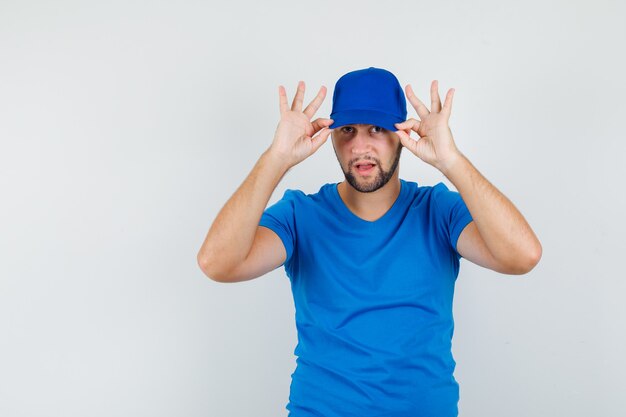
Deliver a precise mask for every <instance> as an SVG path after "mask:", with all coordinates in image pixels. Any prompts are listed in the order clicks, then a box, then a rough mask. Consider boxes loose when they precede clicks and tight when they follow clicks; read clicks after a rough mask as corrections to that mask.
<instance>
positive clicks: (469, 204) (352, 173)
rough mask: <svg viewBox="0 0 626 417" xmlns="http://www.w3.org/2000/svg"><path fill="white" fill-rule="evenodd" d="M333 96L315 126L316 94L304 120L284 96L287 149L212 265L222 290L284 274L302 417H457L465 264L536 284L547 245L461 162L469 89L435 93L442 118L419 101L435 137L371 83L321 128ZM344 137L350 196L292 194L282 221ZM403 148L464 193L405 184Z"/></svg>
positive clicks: (275, 157)
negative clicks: (301, 168)
mask: <svg viewBox="0 0 626 417" xmlns="http://www.w3.org/2000/svg"><path fill="white" fill-rule="evenodd" d="M325 94H326V91H325V88H324V87H322V88H321V89H320V92H319V93H318V95H317V97H315V99H314V100H313V101H312V102H311V103H310V104H309V105H308V106H307V107H306V108H305V109H304V111H303V110H302V101H303V97H304V82H300V83H299V84H298V91H297V93H296V95H295V98H294V100H293V103H292V105H291V108H289V107H288V104H287V97H286V94H285V90H284V88H283V87H282V86H279V97H280V113H281V119H280V122H279V124H278V127H277V129H276V133H275V135H274V140H273V142H272V144H271V146H270V147H269V148H268V149H267V150H266V151H265V152H264V153H263V155H262V156H261V158H260V159H259V161H258V162H257V164H256V165H255V167H254V168H253V170H252V172H251V173H250V175H249V176H248V177H247V178H246V180H245V181H244V182H243V184H242V185H241V186H240V187H239V188H238V189H237V191H236V192H235V194H234V195H233V196H232V197H231V198H230V199H229V200H228V202H227V203H226V205H225V206H224V207H223V208H222V210H221V211H220V212H219V214H218V216H217V218H216V219H215V221H214V222H213V225H212V226H211V229H210V230H209V233H208V235H207V237H206V239H205V242H204V244H203V245H202V248H201V249H200V252H199V253H198V262H199V264H200V266H201V268H202V270H203V271H204V273H205V274H206V275H208V276H209V277H211V278H212V279H214V280H216V281H219V282H238V281H244V280H250V279H253V278H256V277H259V276H261V275H263V274H265V273H267V272H269V271H271V270H273V269H275V268H278V267H279V266H283V265H284V268H285V271H286V274H287V275H288V277H289V279H290V282H291V289H292V292H293V297H294V303H295V309H296V327H297V330H298V344H297V346H296V348H295V351H294V353H295V354H296V356H297V360H296V362H297V366H296V370H295V371H294V373H293V374H292V375H291V376H292V382H291V387H290V388H291V391H290V396H289V403H288V404H287V409H288V410H289V411H290V416H292V417H304V416H325V417H330V416H342V417H345V416H361V417H365V416H378V417H380V416H389V417H391V416H393V417H400V416H437V417H452V416H457V414H458V407H457V404H458V399H459V389H458V384H457V382H456V380H455V379H454V376H453V372H454V368H455V365H456V362H455V361H454V358H453V357H452V353H451V342H452V334H453V329H454V321H453V317H452V300H453V294H454V284H455V281H456V278H457V275H458V272H459V266H460V264H459V260H460V258H461V257H464V258H466V259H468V260H470V261H472V262H474V263H476V264H478V265H481V266H483V267H486V268H489V269H493V270H494V271H498V272H501V273H504V274H524V273H527V272H529V271H530V270H531V269H532V268H533V267H534V266H535V265H536V264H537V262H538V261H539V259H540V257H541V244H540V242H539V240H538V239H537V237H536V236H535V234H534V233H533V231H532V229H531V228H530V226H529V225H528V224H527V222H526V221H525V220H524V217H523V216H522V215H521V214H520V212H519V211H518V210H517V209H516V208H515V207H514V206H513V204H512V203H511V202H510V201H509V200H508V199H507V198H506V197H505V196H504V195H502V194H501V193H500V192H499V191H498V190H497V189H496V188H495V187H494V186H493V185H491V184H490V183H489V182H488V181H487V180H486V179H485V178H484V177H483V176H482V175H481V174H480V173H479V172H478V171H477V170H476V168H474V166H473V165H472V164H471V163H470V162H469V160H468V159H467V158H466V157H465V156H464V155H463V154H462V153H461V152H460V151H459V150H458V149H457V147H456V145H455V143H454V140H453V137H452V133H451V131H450V128H449V126H448V120H449V117H450V112H451V108H452V98H453V94H454V90H453V89H451V90H449V91H448V93H447V95H446V99H445V102H444V104H443V106H442V104H441V100H440V98H439V94H438V86H437V82H436V81H433V83H432V86H431V109H430V111H429V110H428V109H427V108H426V106H425V105H424V104H423V103H422V102H421V101H420V100H419V99H418V98H417V97H416V96H415V94H414V93H413V91H412V89H411V88H410V85H407V88H406V97H407V98H408V99H409V101H410V103H411V104H412V105H413V107H414V108H415V109H416V111H417V113H418V115H419V118H420V121H417V120H415V119H408V120H406V115H407V112H406V101H405V98H404V93H403V91H402V88H401V87H400V84H399V82H398V80H397V78H396V77H395V76H394V75H393V74H392V73H391V72H389V71H387V70H384V69H380V68H374V67H369V68H366V69H361V70H357V71H352V72H350V73H348V74H345V75H344V76H342V77H341V78H340V79H339V80H338V81H337V83H336V85H335V90H334V93H333V108H332V112H331V119H323V118H319V119H316V120H315V121H313V122H311V121H310V120H311V118H312V117H313V115H314V114H315V112H316V111H317V110H318V108H319V107H320V105H321V103H322V102H323V100H324V97H325ZM331 132H332V143H333V148H334V151H335V154H336V156H337V159H338V161H339V164H340V166H341V169H342V171H343V173H344V176H345V181H342V182H340V183H330V184H325V185H323V186H322V187H321V188H320V190H319V191H318V192H317V193H314V194H305V193H304V192H302V191H299V190H287V191H285V193H284V195H283V197H282V198H281V199H280V200H279V201H278V202H276V203H275V204H273V205H272V206H270V207H268V208H267V209H266V205H267V203H268V201H269V198H270V197H271V194H272V192H273V191H274V190H275V188H276V186H277V185H278V183H279V181H280V179H281V178H282V177H283V175H284V174H285V173H286V172H287V171H288V170H289V169H290V168H291V167H293V166H295V165H297V164H298V163H300V162H301V161H302V160H304V159H306V158H307V157H309V156H310V155H312V154H313V153H314V152H315V151H317V149H319V147H320V146H322V144H324V142H325V141H326V139H327V138H328V136H329V135H330V134H331ZM411 132H415V133H417V135H418V136H419V138H418V140H415V139H413V138H412V137H411V136H410V133H411ZM316 133H318V134H317V135H316V136H314V135H315V134H316ZM403 147H406V148H408V149H409V150H410V151H411V152H412V153H413V154H414V155H415V156H417V157H418V158H420V159H421V160H422V161H425V162H426V163H428V164H431V165H432V166H434V167H435V168H437V169H439V170H440V171H441V172H442V173H443V174H444V175H445V176H446V177H447V178H448V179H449V180H450V181H451V182H452V184H454V186H455V187H456V188H457V189H458V190H459V192H456V191H451V190H449V189H448V188H447V187H446V186H445V184H443V183H441V182H440V183H438V184H437V185H435V186H419V185H418V184H417V183H416V182H412V181H406V180H403V179H400V178H399V173H398V163H399V159H400V154H401V151H402V148H403Z"/></svg>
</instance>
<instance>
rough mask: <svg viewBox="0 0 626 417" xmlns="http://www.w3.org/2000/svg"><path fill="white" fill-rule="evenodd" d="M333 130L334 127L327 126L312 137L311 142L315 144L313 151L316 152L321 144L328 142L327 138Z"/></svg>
mask: <svg viewBox="0 0 626 417" xmlns="http://www.w3.org/2000/svg"><path fill="white" fill-rule="evenodd" d="M332 131H333V129H328V128H326V127H325V128H323V129H322V130H320V132H319V134H318V135H317V136H315V137H313V138H311V143H312V144H313V153H315V152H316V151H317V150H318V149H319V148H320V146H322V145H323V144H324V143H325V142H326V139H328V136H329V135H330V133H331V132H332Z"/></svg>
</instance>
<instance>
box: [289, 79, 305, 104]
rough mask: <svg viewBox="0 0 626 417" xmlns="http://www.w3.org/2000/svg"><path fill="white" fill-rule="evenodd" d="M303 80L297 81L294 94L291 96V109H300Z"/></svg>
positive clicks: (302, 95) (302, 96)
mask: <svg viewBox="0 0 626 417" xmlns="http://www.w3.org/2000/svg"><path fill="white" fill-rule="evenodd" d="M304 87H305V86H304V81H298V90H297V91H296V96H295V97H294V98H293V103H292V104H291V110H294V111H302V100H304Z"/></svg>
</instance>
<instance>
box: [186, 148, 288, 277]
mask: <svg viewBox="0 0 626 417" xmlns="http://www.w3.org/2000/svg"><path fill="white" fill-rule="evenodd" d="M288 170H289V168H288V167H287V166H285V164H284V162H282V161H281V160H280V158H279V156H278V155H276V154H273V153H272V152H271V150H270V149H268V150H267V151H265V152H264V153H263V154H262V155H261V157H260V158H259V160H258V161H257V163H256V164H255V165H254V167H253V168H252V171H251V172H250V174H248V176H247V177H246V179H245V180H244V182H243V183H242V184H241V185H240V186H239V188H237V190H236V191H235V193H234V194H233V196H232V197H231V198H230V199H229V200H228V201H227V202H226V204H225V205H224V207H222V209H221V210H220V212H219V213H218V215H217V217H216V218H215V220H214V221H213V224H212V225H211V228H210V229H209V232H208V233H207V235H206V238H205V240H204V243H203V244H202V247H201V248H200V251H199V252H198V264H199V265H200V267H201V268H202V270H203V271H204V272H205V273H206V274H207V275H209V276H210V277H212V278H219V277H220V276H223V275H224V274H226V273H227V272H228V271H230V270H231V269H233V268H234V267H235V266H236V265H238V264H240V263H241V262H243V260H244V259H245V258H246V256H247V255H248V253H249V252H250V249H251V247H252V242H253V240H254V235H255V233H256V230H257V226H258V225H259V221H260V220H261V215H262V214H263V211H264V210H265V207H266V206H267V203H268V201H269V199H270V197H271V196H272V193H273V192H274V190H275V189H276V186H278V183H279V182H280V180H281V179H282V177H283V176H284V175H285V173H286V172H287V171H288Z"/></svg>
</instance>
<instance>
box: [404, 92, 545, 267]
mask: <svg viewBox="0 0 626 417" xmlns="http://www.w3.org/2000/svg"><path fill="white" fill-rule="evenodd" d="M438 86H439V83H438V82H437V80H434V81H433V82H432V83H431V88H430V96H431V110H428V108H427V107H426V106H425V105H424V103H422V102H421V101H420V100H419V99H418V98H417V96H416V95H415V93H414V92H413V89H412V88H411V87H410V85H407V87H406V93H407V98H408V99H409V101H410V102H411V104H412V105H413V107H414V108H415V110H416V111H417V114H418V115H419V117H420V119H421V120H419V121H418V120H415V119H413V118H411V119H409V120H407V121H405V122H402V123H397V124H396V126H397V127H398V128H399V129H400V130H398V131H396V133H397V134H398V135H399V136H400V140H401V141H402V144H403V145H404V146H406V147H407V148H409V150H410V151H411V152H413V153H414V154H415V155H416V156H418V157H419V158H420V159H422V160H423V161H425V162H427V163H429V164H431V165H432V166H434V167H435V168H437V169H439V170H440V171H441V172H442V173H443V174H444V175H445V176H446V177H447V178H448V179H449V180H450V181H451V182H452V183H453V184H454V186H455V187H456V188H457V189H458V190H459V193H460V194H461V197H462V198H463V201H464V202H465V204H466V205H467V209H468V210H469V212H470V214H471V215H472V218H473V222H470V225H468V227H466V228H465V229H464V230H463V232H462V233H461V236H459V241H458V245H457V250H458V251H459V253H460V254H461V256H463V257H466V258H468V259H470V260H471V261H473V262H474V263H477V264H479V265H483V266H488V267H490V268H492V269H494V270H497V271H500V272H504V273H510V274H523V273H526V272H528V271H530V270H531V269H532V268H533V267H534V266H535V265H536V264H537V263H538V262H539V259H540V258H541V253H542V248H541V243H540V242H539V239H537V236H535V233H534V232H533V230H532V229H531V228H530V226H529V225H528V223H527V222H526V220H525V219H524V217H523V216H522V214H521V213H520V212H519V211H518V210H517V208H515V206H514V205H513V203H511V201H509V199H508V198H506V196H504V195H503V194H502V193H501V192H500V191H498V189H496V187H494V186H493V185H492V184H491V183H490V182H489V181H487V179H486V178H485V177H483V176H482V174H481V173H480V172H478V170H477V169H476V168H475V167H474V166H473V165H472V164H471V162H470V161H469V160H468V159H467V158H466V157H465V156H464V155H463V154H462V153H461V152H460V151H459V150H458V148H457V147H456V144H455V143H454V138H453V137H452V131H451V130H450V127H449V125H448V121H449V119H450V113H451V111H452V98H453V96H454V89H450V90H448V93H447V95H446V100H445V102H444V103H443V107H442V105H441V99H440V97H439V91H438ZM412 131H413V132H416V133H417V134H418V135H419V139H418V140H414V139H413V138H411V137H410V133H411V132H412ZM471 223H474V225H472V224H471Z"/></svg>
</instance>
